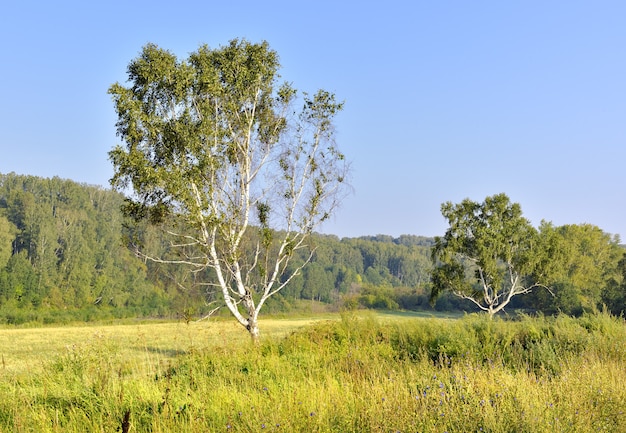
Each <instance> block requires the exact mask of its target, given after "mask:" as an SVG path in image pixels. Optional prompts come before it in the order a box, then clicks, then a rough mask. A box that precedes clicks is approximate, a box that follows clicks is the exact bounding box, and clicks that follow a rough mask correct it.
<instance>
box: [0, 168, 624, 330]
mask: <svg viewBox="0 0 626 433" xmlns="http://www.w3.org/2000/svg"><path fill="white" fill-rule="evenodd" d="M123 204H124V197H123V195H122V194H120V193H117V192H115V191H111V190H108V189H104V188H102V187H99V186H92V185H85V184H79V183H76V182H74V181H71V180H65V179H60V178H57V177H54V178H51V179H48V178H40V177H35V176H24V175H17V174H13V173H11V174H1V175H0V320H1V321H2V322H4V323H19V322H22V321H44V322H45V321H50V322H54V321H69V320H89V319H97V318H106V317H136V316H160V317H174V316H179V315H183V314H190V315H195V316H200V315H203V314H207V313H208V312H209V311H210V310H211V308H213V306H214V305H216V304H212V303H211V301H217V300H216V299H211V296H210V292H209V291H208V290H207V287H206V285H205V284H204V283H205V281H207V280H210V278H211V277H212V276H211V275H210V273H208V274H206V275H197V274H193V273H192V272H189V271H188V270H187V269H185V268H183V267H180V266H175V265H173V264H168V263H155V262H151V261H149V260H145V259H142V258H140V257H138V256H137V255H136V254H135V253H134V249H133V245H137V243H140V245H141V247H142V249H144V250H145V251H148V252H153V253H158V255H161V256H167V254H168V250H169V249H171V245H170V243H169V241H168V240H167V238H165V237H164V236H162V235H161V233H160V232H159V230H158V228H157V227H153V226H151V225H149V224H132V223H131V222H129V221H128V220H126V219H125V218H124V217H123V216H122V213H121V212H120V208H121V206H122V205H123ZM542 231H543V232H544V233H545V235H546V236H549V237H550V239H552V241H551V242H552V244H551V245H552V247H551V248H552V250H551V251H550V252H548V253H547V255H546V260H550V259H554V261H555V263H556V262H557V260H556V259H557V258H558V256H559V255H561V256H563V257H561V258H560V259H559V260H558V263H559V266H558V269H555V270H553V275H555V279H554V281H555V282H554V284H553V285H552V293H550V292H549V291H547V290H541V289H537V290H533V291H532V292H531V293H529V294H526V295H524V296H521V297H516V298H514V299H513V300H512V301H511V304H510V309H524V310H525V311H529V312H543V313H545V314H553V313H556V312H565V313H567V314H574V315H575V314H580V313H582V312H583V311H589V310H593V309H600V308H602V307H603V306H606V307H608V308H609V309H610V311H611V312H613V313H615V314H620V313H623V312H624V311H625V310H626V278H625V277H626V256H624V249H623V248H621V247H620V246H618V245H617V242H616V240H615V239H614V238H613V237H611V236H609V235H608V234H606V233H604V232H602V231H601V230H600V229H599V228H597V227H595V226H592V225H588V224H583V225H568V226H562V227H554V226H552V225H550V224H548V223H546V224H544V226H543V227H542ZM434 243H435V240H434V239H433V238H428V237H423V236H413V235H404V236H400V237H398V238H394V237H391V236H386V235H378V236H366V237H360V238H342V239H340V238H338V237H337V236H333V235H320V234H315V235H314V236H313V237H312V240H311V248H312V249H314V255H313V258H312V260H311V262H310V263H309V264H308V265H307V266H306V267H304V268H303V269H302V272H301V273H299V274H298V275H296V276H294V277H293V278H292V279H291V281H289V284H287V285H286V287H285V288H284V289H283V290H282V291H281V292H280V293H279V294H277V296H275V297H274V298H275V299H272V300H271V301H270V302H269V304H268V311H275V312H276V311H284V310H290V309H296V308H306V306H307V305H310V302H315V303H316V304H323V305H327V306H332V307H333V308H381V309H395V308H400V309H407V310H411V309H413V310H415V309H429V308H436V309H437V310H465V311H473V310H474V307H473V306H472V304H471V303H469V302H467V301H463V300H462V299H459V298H456V297H454V296H453V295H451V294H450V293H445V294H444V295H443V296H441V297H439V298H437V299H436V300H434V302H433V306H432V307H431V305H430V304H429V301H430V294H431V289H432V283H431V273H432V270H433V264H432V262H431V252H432V247H433V245H434ZM307 254H308V252H305V251H302V252H301V253H300V256H296V257H295V258H294V260H293V263H292V264H291V265H290V268H289V269H287V270H286V276H288V273H289V272H291V271H294V270H295V269H297V268H298V266H299V265H300V262H302V261H304V260H305V259H306V258H307ZM206 272H210V271H206ZM286 276H284V277H283V278H286ZM304 301H306V302H304ZM309 301H310V302H309Z"/></svg>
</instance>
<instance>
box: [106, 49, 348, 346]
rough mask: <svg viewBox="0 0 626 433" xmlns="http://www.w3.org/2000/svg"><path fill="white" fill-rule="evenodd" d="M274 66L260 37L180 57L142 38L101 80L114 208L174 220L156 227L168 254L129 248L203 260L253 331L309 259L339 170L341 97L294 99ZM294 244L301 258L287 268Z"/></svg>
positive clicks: (340, 186)
mask: <svg viewBox="0 0 626 433" xmlns="http://www.w3.org/2000/svg"><path fill="white" fill-rule="evenodd" d="M279 66H280V65H279V60H278V55H277V53H276V52H275V51H273V50H271V49H270V48H269V46H268V44H267V43H266V42H263V43H259V44H254V43H250V42H248V41H245V40H233V41H231V42H230V43H229V44H228V45H226V46H224V47H220V48H217V49H211V48H209V47H207V46H201V47H200V48H199V49H198V50H197V51H196V52H194V53H192V54H191V55H190V56H189V58H188V59H187V60H183V61H180V60H178V59H177V57H176V56H175V55H173V54H172V53H171V52H169V51H166V50H163V49H161V48H159V47H157V46H156V45H152V44H149V45H146V46H145V47H144V48H143V50H142V52H141V54H140V55H139V56H138V57H137V58H136V59H134V60H132V61H131V62H130V64H129V66H128V81H129V85H128V86H124V85H122V84H119V83H116V84H114V85H113V86H111V88H110V89H109V93H110V94H111V95H112V97H113V101H114V104H115V108H116V111H117V116H118V121H117V131H118V135H119V136H120V137H121V138H122V139H123V141H124V143H125V145H124V146H121V145H118V146H117V147H115V148H114V149H113V150H112V151H111V152H110V153H109V157H110V160H111V162H112V164H113V166H114V170H115V171H114V176H113V178H112V179H111V184H112V186H113V187H114V188H116V189H118V190H120V191H122V192H125V193H127V194H128V199H127V204H126V205H125V207H124V209H123V211H124V212H125V214H126V215H128V216H131V217H133V218H135V219H136V220H141V219H147V220H149V221H150V222H151V223H154V224H163V223H166V222H168V221H175V223H174V224H165V225H164V227H165V230H166V233H167V235H168V236H169V238H170V241H171V247H172V248H174V249H176V250H177V251H178V256H177V258H175V259H172V258H163V257H147V256H146V255H145V254H144V253H142V252H141V251H138V254H144V258H146V259H149V260H153V261H157V262H165V263H175V264H180V265H182V266H188V267H190V269H191V271H192V272H194V273H196V275H206V274H207V273H206V272H205V271H206V270H207V269H208V270H211V271H212V272H211V275H213V276H214V280H212V281H206V282H205V284H206V285H207V287H208V288H211V289H213V290H210V291H211V292H214V293H218V294H219V298H220V299H221V301H222V305H224V306H226V308H228V310H229V311H230V312H231V313H232V315H233V316H234V317H235V318H236V320H237V321H238V322H239V323H240V324H241V325H242V326H244V327H245V328H246V329H247V330H248V331H249V333H250V335H251V336H252V338H253V339H255V340H256V339H258V337H259V325H258V318H259V312H260V311H261V309H262V307H263V305H264V303H265V302H266V301H267V299H268V298H270V297H271V296H272V295H275V294H276V293H278V292H279V291H280V290H281V289H282V288H284V287H285V286H286V285H287V284H288V283H289V281H290V280H291V279H292V278H293V277H294V276H295V275H297V274H298V273H299V272H300V271H301V269H302V267H303V266H304V265H306V263H307V262H309V261H310V259H311V255H312V254H313V251H312V250H311V249H310V248H309V247H308V245H307V238H308V236H309V235H310V234H311V233H312V232H313V231H314V229H316V227H318V226H319V224H321V223H322V222H324V221H325V220H327V219H328V218H329V217H330V215H331V214H332V213H333V211H334V210H335V209H336V207H337V205H338V204H339V202H340V199H341V198H342V197H343V194H344V192H345V191H346V189H345V185H346V182H345V181H346V174H347V169H348V164H347V163H346V160H345V158H344V155H343V154H342V153H341V152H340V151H339V149H338V147H337V146H336V144H335V140H334V138H335V132H334V129H333V120H334V118H335V116H336V115H337V113H338V112H339V111H340V110H341V109H342V107H343V104H342V103H340V102H337V101H336V100H335V96H334V95H333V94H331V93H328V92H326V91H323V90H320V91H318V92H317V93H315V94H314V95H313V96H310V95H307V94H306V93H305V94H303V95H302V97H300V96H299V94H298V92H297V91H296V90H295V89H293V88H292V87H291V86H290V85H289V84H286V83H283V84H280V83H278V80H279V78H280V77H279V75H278V73H277V71H278V69H279ZM298 103H301V106H300V109H296V108H295V107H296V104H298ZM301 250H304V251H306V255H305V257H308V260H305V261H304V264H302V265H301V266H298V267H296V270H295V272H289V273H287V272H286V270H287V267H288V264H289V261H290V259H291V258H292V257H294V254H296V253H297V252H299V251H301Z"/></svg>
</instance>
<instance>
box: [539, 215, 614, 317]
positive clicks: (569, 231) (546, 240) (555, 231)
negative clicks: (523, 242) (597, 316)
mask: <svg viewBox="0 0 626 433" xmlns="http://www.w3.org/2000/svg"><path fill="white" fill-rule="evenodd" d="M540 233H541V242H542V248H543V249H544V250H545V251H546V253H545V255H544V263H542V266H541V269H543V270H544V271H543V272H544V273H545V274H546V275H549V276H550V278H551V280H552V285H553V287H554V294H555V296H554V298H551V299H546V297H545V294H538V295H537V296H536V298H535V301H536V304H538V305H539V306H540V308H541V309H542V310H543V311H546V312H548V313H554V312H556V311H562V312H565V313H567V314H576V315H580V314H581V313H582V312H583V311H596V310H597V309H599V308H600V307H601V304H602V302H603V299H602V293H604V292H606V291H607V290H609V287H618V286H619V284H620V282H621V281H622V280H623V275H621V273H620V271H619V261H620V259H621V258H622V257H623V254H624V252H623V249H622V248H621V247H619V245H618V244H619V239H618V238H617V237H614V236H611V235H609V234H607V233H604V232H603V231H602V230H601V229H600V228H599V227H596V226H594V225H591V224H579V225H574V224H570V225H564V226H560V227H555V226H553V225H552V224H549V223H545V222H544V223H542V225H541V227H540ZM607 300H608V299H607ZM537 301H538V302H537ZM609 303H611V302H609Z"/></svg>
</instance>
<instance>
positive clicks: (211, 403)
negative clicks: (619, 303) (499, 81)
mask: <svg viewBox="0 0 626 433" xmlns="http://www.w3.org/2000/svg"><path fill="white" fill-rule="evenodd" d="M328 318H330V319H333V320H323V321H316V320H314V319H312V318H303V319H299V320H298V319H283V320H271V319H270V320H266V321H265V322H264V323H263V324H262V326H263V329H264V331H265V337H264V340H263V342H262V343H261V344H260V345H258V346H256V347H254V346H252V345H250V344H249V340H248V337H247V335H246V334H245V332H243V331H242V329H241V328H240V327H238V325H236V324H234V323H232V322H228V321H216V322H200V323H191V324H189V325H186V324H184V323H160V324H136V325H124V326H94V327H75V328H67V329H65V328H47V329H31V330H24V331H25V332H26V333H23V334H19V333H18V334H16V335H19V336H21V338H19V337H14V336H11V337H7V335H6V333H7V332H8V331H9V330H2V331H0V338H2V339H3V340H2V344H4V342H5V341H10V342H11V343H12V344H18V345H19V344H20V341H29V344H31V345H32V348H31V349H28V350H27V349H24V350H23V351H22V352H20V351H19V350H18V351H17V352H15V353H20V354H21V355H20V356H24V355H29V356H31V357H35V358H37V359H36V360H34V359H31V360H27V359H22V358H20V357H18V356H17V355H15V353H14V352H10V351H6V349H5V347H6V346H4V345H3V346H2V347H3V349H2V350H5V351H6V353H7V355H5V359H8V360H9V362H8V363H7V365H6V367H5V368H4V370H3V373H2V376H3V377H2V379H3V380H2V382H0V431H17V432H20V431H51V432H85V431H107V432H108V431H133V432H134V431H138V432H144V431H150V432H179V431H185V432H207V431H211V432H214V431H224V432H231V431H237V432H253V431H285V432H292V431H301V432H316V431H317V432H370V431H371V432H374V431H375V432H379V431H380V432H398V431H399V432H439V433H441V432H481V431H482V432H557V431H558V432H592V431H607V432H619V431H626V415H625V414H624V408H625V407H626V387H624V386H623V384H624V383H626V371H625V370H624V364H625V361H626V329H625V325H624V321H623V320H622V319H616V318H611V317H609V316H608V315H602V314H601V315H598V316H587V317H583V318H581V319H571V318H567V317H560V318H557V319H544V318H539V319H531V318H524V319H522V320H521V321H515V322H513V321H511V322H506V321H501V320H494V321H489V320H488V319H486V318H485V317H482V316H467V317H464V318H461V319H458V320H452V319H441V318H418V317H410V316H409V317H406V316H404V317H403V316H402V315H379V316H374V315H368V314H366V315H361V314H344V315H342V317H341V318H339V317H338V316H328V317H327V319H328ZM337 319H340V320H337ZM14 331H17V330H10V332H9V334H11V333H12V332H14ZM28 332H32V333H33V334H34V335H31V336H28ZM11 335H13V334H11ZM36 336H38V337H36ZM46 341H49V342H50V343H51V347H46V348H42V351H41V352H39V354H40V355H38V352H37V345H38V344H41V343H43V342H46ZM41 354H45V355H41ZM19 359H22V361H19V362H18V360H19ZM11 360H14V361H11ZM11 362H15V363H16V366H15V367H13V368H12V367H11ZM33 365H34V367H32V366H33ZM19 366H22V367H21V368H19ZM125 419H126V421H124V420H125ZM125 429H126V430H125Z"/></svg>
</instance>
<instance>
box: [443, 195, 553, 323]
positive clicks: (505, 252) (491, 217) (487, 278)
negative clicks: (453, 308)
mask: <svg viewBox="0 0 626 433" xmlns="http://www.w3.org/2000/svg"><path fill="white" fill-rule="evenodd" d="M441 213H442V214H443V216H444V217H445V218H446V219H447V220H448V223H449V224H450V227H449V228H448V230H447V231H446V233H445V235H444V236H443V237H436V238H435V245H434V247H433V250H432V260H433V264H434V266H435V268H434V270H433V273H432V292H431V300H434V299H435V298H436V297H437V296H438V295H439V294H440V293H441V292H442V291H444V290H450V291H451V292H452V293H453V294H454V295H456V296H458V297H460V298H463V299H467V300H469V301H471V302H473V303H474V304H475V305H476V306H477V307H478V308H480V309H481V310H483V311H485V312H487V313H488V314H489V315H490V316H493V315H494V314H496V313H497V312H499V311H500V310H502V309H503V308H504V307H506V306H507V305H508V304H509V302H510V301H511V299H512V298H513V297H514V296H517V295H523V294H525V293H529V292H530V291H531V290H533V289H534V288H537V287H544V288H547V286H546V285H545V283H544V276H543V274H542V272H541V269H540V266H539V265H540V263H541V262H542V257H543V248H541V247H540V243H539V240H538V232H537V230H536V229H535V228H534V227H532V225H531V224H530V222H529V221H528V220H527V219H526V218H524V217H523V216H522V209H521V207H520V205H519V204H517V203H511V202H510V200H509V198H508V197H507V196H506V195H505V194H497V195H494V196H491V197H487V198H486V199H485V201H484V202H483V203H477V202H474V201H472V200H470V199H465V200H463V201H462V202H461V203H459V204H456V205H455V204H452V203H451V202H446V203H444V204H443V205H442V206H441ZM545 281H547V276H546V277H545Z"/></svg>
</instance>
